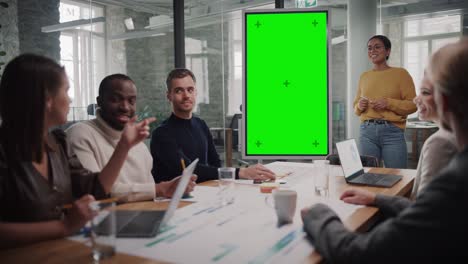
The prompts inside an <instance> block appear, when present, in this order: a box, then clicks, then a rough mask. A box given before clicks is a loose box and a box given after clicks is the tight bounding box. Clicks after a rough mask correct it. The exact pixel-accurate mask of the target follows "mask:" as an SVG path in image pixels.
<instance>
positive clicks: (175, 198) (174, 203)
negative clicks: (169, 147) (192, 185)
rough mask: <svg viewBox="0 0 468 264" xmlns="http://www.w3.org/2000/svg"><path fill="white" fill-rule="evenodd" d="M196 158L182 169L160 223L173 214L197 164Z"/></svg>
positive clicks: (165, 221) (163, 223)
mask: <svg viewBox="0 0 468 264" xmlns="http://www.w3.org/2000/svg"><path fill="white" fill-rule="evenodd" d="M197 163H198V159H196V160H194V161H192V163H190V165H189V166H188V167H187V168H185V169H184V172H183V173H182V178H181V179H180V180H179V184H178V185H177V189H176V190H175V192H174V194H173V195H172V199H171V202H170V203H169V207H168V208H167V211H166V213H165V214H164V218H163V220H162V223H161V225H165V224H167V222H168V221H169V219H171V217H172V216H173V215H174V212H175V210H176V209H177V206H178V205H179V202H180V199H182V196H183V195H184V192H185V189H186V188H187V185H188V183H189V181H190V177H191V176H192V175H193V171H194V170H195V167H196V166H197Z"/></svg>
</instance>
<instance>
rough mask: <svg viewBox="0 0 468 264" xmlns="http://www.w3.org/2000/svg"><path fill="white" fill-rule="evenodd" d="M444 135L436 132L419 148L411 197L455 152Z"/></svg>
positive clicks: (419, 190)
mask: <svg viewBox="0 0 468 264" xmlns="http://www.w3.org/2000/svg"><path fill="white" fill-rule="evenodd" d="M445 134H447V133H445ZM446 137H448V135H446V136H444V135H441V134H440V132H436V134H433V135H432V136H431V137H429V138H428V139H427V140H426V142H425V143H424V145H423V147H422V149H421V155H420V159H419V162H418V168H417V171H416V178H415V180H414V185H413V192H412V194H411V198H413V199H415V198H416V197H417V195H419V193H421V191H422V190H423V189H424V188H426V186H427V184H428V183H429V182H430V181H431V180H432V179H433V178H434V176H436V175H438V174H439V172H440V171H441V170H442V169H443V168H444V167H445V166H447V165H448V163H449V162H450V160H451V159H452V157H453V156H454V155H455V154H456V153H457V149H456V146H455V145H454V143H453V142H452V141H450V139H448V138H446Z"/></svg>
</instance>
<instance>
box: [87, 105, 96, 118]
mask: <svg viewBox="0 0 468 264" xmlns="http://www.w3.org/2000/svg"><path fill="white" fill-rule="evenodd" d="M96 108H97V104H89V105H88V107H87V108H86V112H88V115H93V116H95V115H96Z"/></svg>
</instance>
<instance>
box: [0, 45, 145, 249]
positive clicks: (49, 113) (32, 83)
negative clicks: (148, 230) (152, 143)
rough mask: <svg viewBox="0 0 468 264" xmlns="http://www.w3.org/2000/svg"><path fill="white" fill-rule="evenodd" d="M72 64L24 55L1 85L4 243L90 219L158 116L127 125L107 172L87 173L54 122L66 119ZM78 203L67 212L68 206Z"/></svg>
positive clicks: (65, 231) (52, 234) (0, 223)
mask: <svg viewBox="0 0 468 264" xmlns="http://www.w3.org/2000/svg"><path fill="white" fill-rule="evenodd" d="M68 89H69V84H68V79H67V76H66V74H65V69H64V68H63V67H61V66H60V65H58V64H57V63H56V62H54V61H53V60H51V59H49V58H46V57H43V56H38V55H33V54H23V55H20V56H18V57H16V58H15V59H13V60H12V61H11V62H9V63H8V65H7V66H6V68H5V71H4V72H3V76H2V80H1V83H0V116H1V119H2V123H1V126H0V248H3V247H14V246H18V245H22V244H26V243H32V242H37V241H41V240H47V239H54V238H59V237H63V236H66V235H70V234H72V233H74V232H76V231H77V230H79V228H80V227H82V226H83V225H84V224H85V223H86V222H87V221H88V220H89V219H90V218H91V217H92V212H91V211H90V210H89V207H88V205H89V203H90V202H92V201H93V200H94V199H95V198H94V197H93V196H92V195H91V194H93V195H95V196H96V198H103V197H106V196H108V194H109V192H110V190H111V187H112V184H113V183H114V181H115V179H116V178H117V176H118V174H119V171H120V169H121V167H122V165H123V163H124V161H125V158H126V156H127V153H128V151H129V150H130V148H131V147H133V146H134V145H136V144H137V143H139V142H141V141H142V140H143V139H145V138H146V137H148V135H149V132H148V129H149V128H148V124H149V123H150V122H152V121H154V118H151V119H148V120H144V121H142V122H140V123H135V119H133V120H132V122H130V123H129V124H128V125H127V126H126V127H125V129H124V131H123V134H122V138H121V139H120V141H119V143H118V145H117V147H116V149H115V151H114V154H113V155H112V157H111V159H110V160H109V162H108V164H107V165H106V167H104V169H103V170H102V171H101V172H100V173H91V172H90V171H87V170H85V169H84V168H83V167H82V166H81V164H80V162H79V161H78V159H77V158H76V156H75V155H74V154H73V153H71V151H70V148H69V147H68V142H67V140H66V137H65V134H64V133H63V132H62V131H59V130H56V131H52V132H49V130H50V129H51V128H53V127H55V126H58V125H62V124H64V123H65V122H66V121H67V114H68V111H69V104H70V99H69V97H68V94H67V91H68ZM66 203H73V206H72V208H71V209H70V210H69V211H68V212H67V214H66V215H64V214H63V213H62V206H63V205H64V204H66Z"/></svg>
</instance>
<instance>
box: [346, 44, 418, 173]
mask: <svg viewBox="0 0 468 264" xmlns="http://www.w3.org/2000/svg"><path fill="white" fill-rule="evenodd" d="M391 48H392V44H391V42H390V40H389V39H388V38H387V37H385V36H382V35H375V36H373V37H371V38H370V39H369V41H368V42H367V55H368V57H369V60H370V61H371V62H372V64H373V68H372V70H369V71H366V72H364V73H363V74H362V75H361V78H360V80H359V87H358V91H357V94H356V97H355V99H354V112H355V113H356V115H358V116H359V117H360V120H361V126H360V138H359V139H360V152H361V154H362V155H370V156H374V157H376V158H377V159H379V160H380V161H382V160H383V162H384V164H385V167H387V168H406V165H407V156H408V154H407V150H406V141H405V127H406V117H407V116H408V115H409V114H411V113H414V112H415V111H416V105H415V104H414V103H413V98H414V97H415V96H416V92H415V88H414V83H413V79H412V78H411V76H410V75H409V73H408V72H407V71H406V70H405V69H403V68H396V67H390V66H389V65H388V64H387V60H388V58H389V56H390V51H391Z"/></svg>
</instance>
